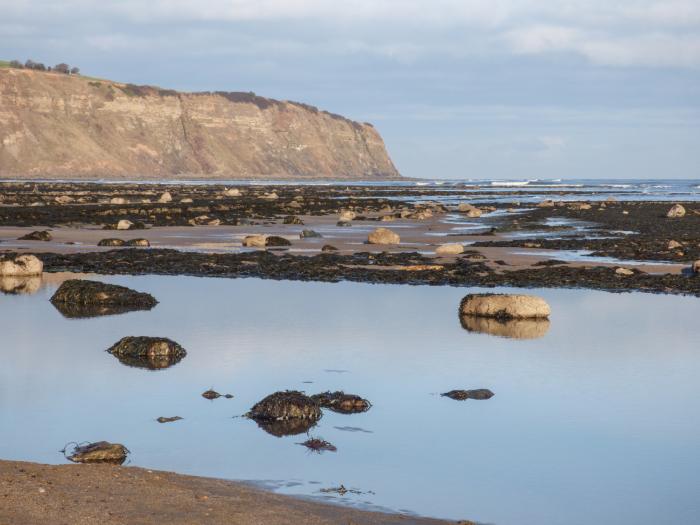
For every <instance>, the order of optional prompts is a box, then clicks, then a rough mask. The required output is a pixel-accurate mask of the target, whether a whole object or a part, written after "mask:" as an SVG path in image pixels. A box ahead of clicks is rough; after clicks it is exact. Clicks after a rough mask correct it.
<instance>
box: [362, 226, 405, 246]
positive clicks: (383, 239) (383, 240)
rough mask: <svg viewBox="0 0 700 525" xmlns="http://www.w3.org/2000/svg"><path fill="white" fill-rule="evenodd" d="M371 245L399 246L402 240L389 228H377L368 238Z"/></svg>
mask: <svg viewBox="0 0 700 525" xmlns="http://www.w3.org/2000/svg"><path fill="white" fill-rule="evenodd" d="M367 242H368V243H369V244H399V243H400V242H401V238H400V237H399V235H398V234H397V233H394V232H393V231H391V230H390V229H388V228H377V229H376V230H374V231H373V232H371V233H370V234H369V236H368V237H367Z"/></svg>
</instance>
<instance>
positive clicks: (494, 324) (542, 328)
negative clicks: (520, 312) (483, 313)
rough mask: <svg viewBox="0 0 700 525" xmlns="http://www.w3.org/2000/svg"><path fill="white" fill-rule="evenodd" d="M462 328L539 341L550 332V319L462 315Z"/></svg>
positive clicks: (469, 330)
mask: <svg viewBox="0 0 700 525" xmlns="http://www.w3.org/2000/svg"><path fill="white" fill-rule="evenodd" d="M459 320H460V322H461V323H462V328H464V329H465V330H467V331H468V332H478V333H481V334H491V335H495V336H498V337H508V338H511V339H539V338H540V337H544V335H545V334H546V333H547V331H548V330H549V320H548V319H511V320H500V319H495V318H488V317H474V316H471V315H461V316H460V318H459Z"/></svg>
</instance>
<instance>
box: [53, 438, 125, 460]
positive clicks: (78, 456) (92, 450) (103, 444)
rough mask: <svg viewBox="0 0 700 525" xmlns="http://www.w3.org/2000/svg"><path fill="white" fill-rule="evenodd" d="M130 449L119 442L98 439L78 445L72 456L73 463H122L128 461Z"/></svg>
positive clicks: (70, 458)
mask: <svg viewBox="0 0 700 525" xmlns="http://www.w3.org/2000/svg"><path fill="white" fill-rule="evenodd" d="M128 454H129V450H128V449H127V448H126V447H125V446H124V445H120V444H119V443H109V442H107V441H98V442H97V443H90V444H88V445H83V446H78V447H76V448H75V450H74V451H73V453H72V454H71V455H70V456H67V457H68V459H69V460H70V461H72V462H73V463H114V464H116V465H121V464H122V463H124V461H126V456H127V455H128Z"/></svg>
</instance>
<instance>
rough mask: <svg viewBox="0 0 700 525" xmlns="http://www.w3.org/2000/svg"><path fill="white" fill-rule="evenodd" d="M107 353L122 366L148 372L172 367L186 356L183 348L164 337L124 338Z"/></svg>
mask: <svg viewBox="0 0 700 525" xmlns="http://www.w3.org/2000/svg"><path fill="white" fill-rule="evenodd" d="M107 352H109V353H110V354H112V355H113V356H115V357H117V358H118V359H119V361H120V362H121V363H122V364H125V365H127V366H132V367H136V368H148V369H150V370H160V369H163V368H168V367H170V366H173V365H174V364H177V363H179V362H180V361H181V360H182V359H183V358H184V357H185V356H186V355H187V352H186V351H185V349H184V348H182V347H181V346H180V345H179V344H177V343H176V342H174V341H171V340H170V339H167V338H165V337H124V338H123V339H121V340H120V341H118V342H117V343H115V344H114V345H112V346H111V347H110V348H108V349H107Z"/></svg>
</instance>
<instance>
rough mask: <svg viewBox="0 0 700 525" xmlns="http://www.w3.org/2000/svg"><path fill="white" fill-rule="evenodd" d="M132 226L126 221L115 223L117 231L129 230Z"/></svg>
mask: <svg viewBox="0 0 700 525" xmlns="http://www.w3.org/2000/svg"><path fill="white" fill-rule="evenodd" d="M133 225H134V223H133V222H131V221H130V220H127V219H122V220H120V221H119V222H118V223H117V230H130V229H131V228H132V226H133Z"/></svg>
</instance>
